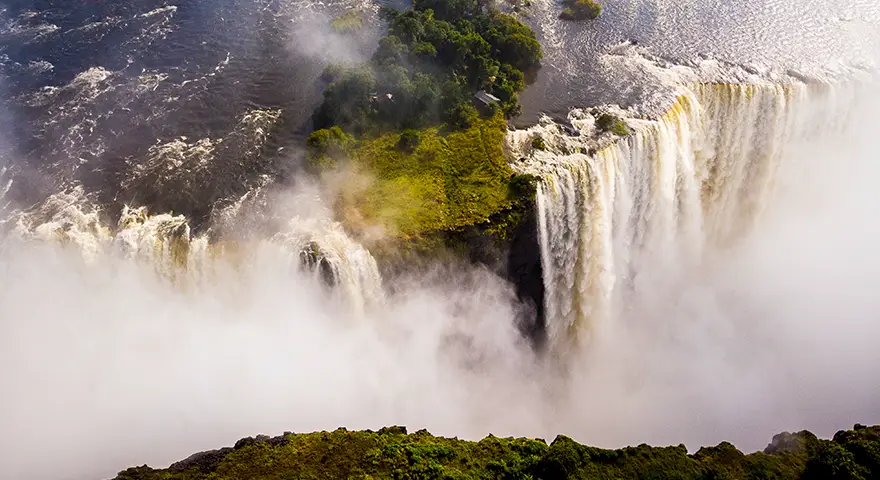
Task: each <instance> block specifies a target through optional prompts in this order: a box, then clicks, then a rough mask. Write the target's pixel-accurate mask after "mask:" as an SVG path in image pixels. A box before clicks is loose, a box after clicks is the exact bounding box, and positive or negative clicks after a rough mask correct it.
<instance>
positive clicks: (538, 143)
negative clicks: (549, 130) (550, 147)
mask: <svg viewBox="0 0 880 480" xmlns="http://www.w3.org/2000/svg"><path fill="white" fill-rule="evenodd" d="M532 148H534V149H535V150H547V144H546V143H544V139H543V138H541V137H540V136H537V137H535V138H533V139H532Z"/></svg>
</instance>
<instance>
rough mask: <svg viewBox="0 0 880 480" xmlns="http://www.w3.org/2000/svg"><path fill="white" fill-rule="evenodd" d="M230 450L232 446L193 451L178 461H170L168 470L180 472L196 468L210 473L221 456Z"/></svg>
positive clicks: (227, 453) (218, 462)
mask: <svg viewBox="0 0 880 480" xmlns="http://www.w3.org/2000/svg"><path fill="white" fill-rule="evenodd" d="M232 450H233V449H232V448H229V447H225V448H221V449H219V450H208V451H205V452H199V453H194V454H192V455H190V456H189V457H186V458H185V459H183V460H181V461H179V462H175V463H172V464H171V466H170V467H168V471H169V472H171V473H181V472H185V471H187V470H191V469H198V471H200V472H202V473H211V472H213V471H214V470H216V469H217V466H218V465H220V462H221V461H223V458H224V457H226V455H229V453H230V452H232Z"/></svg>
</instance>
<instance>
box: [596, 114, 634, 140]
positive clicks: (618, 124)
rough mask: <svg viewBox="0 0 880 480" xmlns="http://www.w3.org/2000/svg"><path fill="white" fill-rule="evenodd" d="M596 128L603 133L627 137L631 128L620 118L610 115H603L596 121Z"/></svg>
mask: <svg viewBox="0 0 880 480" xmlns="http://www.w3.org/2000/svg"><path fill="white" fill-rule="evenodd" d="M596 126H597V127H599V129H600V130H602V131H603V132H611V133H613V134H615V135H620V136H621V137H625V136H627V135H629V133H630V132H629V127H627V126H626V123H624V122H623V120H621V119H620V118H618V117H617V116H615V115H612V114H610V113H603V114H601V115H599V118H597V119H596Z"/></svg>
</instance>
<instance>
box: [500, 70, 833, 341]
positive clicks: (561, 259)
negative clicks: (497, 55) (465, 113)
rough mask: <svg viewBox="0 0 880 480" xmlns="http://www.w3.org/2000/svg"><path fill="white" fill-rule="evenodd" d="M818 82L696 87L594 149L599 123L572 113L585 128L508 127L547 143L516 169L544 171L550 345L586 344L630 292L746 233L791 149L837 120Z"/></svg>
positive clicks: (542, 218) (514, 143) (542, 220)
mask: <svg viewBox="0 0 880 480" xmlns="http://www.w3.org/2000/svg"><path fill="white" fill-rule="evenodd" d="M822 90H823V87H815V88H814V87H812V86H807V85H806V84H803V83H791V84H786V85H779V84H777V85H772V84H764V85H750V84H733V85H730V84H724V85H715V84H699V85H696V86H693V87H691V88H689V89H687V90H686V91H685V92H683V93H682V94H681V95H680V96H679V97H678V99H677V101H676V102H675V103H674V104H673V106H672V107H671V108H670V109H669V111H668V112H667V113H666V114H665V115H663V116H661V117H660V118H659V119H657V120H630V121H629V122H628V123H629V124H630V127H631V128H632V130H633V133H632V134H631V135H629V136H627V137H624V138H620V139H619V140H617V141H614V142H612V143H608V140H609V138H608V137H609V136H610V134H603V135H601V136H600V137H599V140H604V141H605V146H604V147H602V148H598V151H595V150H594V151H590V149H588V148H587V147H585V146H584V145H586V143H584V142H585V140H584V139H583V138H585V137H590V138H595V126H594V125H593V122H592V121H591V117H590V116H589V115H583V114H580V115H578V114H577V113H578V112H576V114H575V115H574V118H572V122H571V123H572V125H573V126H574V127H575V128H576V129H578V130H580V133H582V134H584V135H583V136H575V137H572V136H570V135H566V134H565V133H564V132H563V131H562V130H561V129H560V128H559V127H558V126H555V125H552V124H551V125H549V126H540V127H535V128H533V129H530V130H528V131H522V132H515V133H514V134H512V135H511V139H510V143H511V147H512V148H513V149H514V150H518V151H520V152H524V151H525V150H527V149H528V147H527V145H528V144H529V142H530V140H531V139H532V138H534V135H535V133H536V132H538V133H539V134H540V135H541V136H542V137H544V139H545V141H546V143H547V145H548V150H547V151H539V150H535V151H533V152H531V156H532V160H528V159H525V158H522V159H521V160H520V161H519V162H517V163H515V165H514V166H515V168H517V169H518V170H520V171H522V172H524V173H531V174H534V175H536V176H538V177H539V179H540V181H539V184H538V191H537V207H538V224H539V240H540V245H541V261H542V267H543V271H544V284H545V288H546V294H545V309H546V319H545V320H546V329H547V335H548V338H549V340H550V344H551V345H552V347H551V348H555V349H557V350H560V351H563V352H564V351H565V350H567V349H570V348H574V345H575V344H581V343H584V342H588V341H589V339H590V338H591V336H592V335H594V334H597V333H599V332H600V331H601V329H602V328H603V327H605V326H608V325H609V321H610V320H611V319H613V318H615V317H616V316H617V315H619V314H620V313H621V312H622V311H623V310H625V309H626V304H627V301H628V300H629V299H631V298H632V295H633V294H635V293H638V292H641V291H648V290H650V288H649V286H650V285H652V284H656V282H666V283H669V282H674V281H675V272H679V271H683V270H685V269H688V268H693V267H696V266H698V265H699V264H700V263H701V261H702V260H703V257H704V255H705V254H706V253H707V252H710V251H714V250H716V249H721V248H726V247H729V246H731V245H734V244H735V243H736V241H737V239H739V238H741V237H742V236H744V235H746V234H748V232H749V231H750V230H751V229H752V228H753V227H754V226H755V223H756V222H757V221H758V220H759V219H760V217H761V213H762V212H763V210H764V209H765V207H766V205H767V203H768V200H769V196H770V195H771V193H772V192H773V187H774V182H775V180H776V177H777V175H776V173H777V171H778V169H779V168H780V165H781V163H782V161H783V159H785V158H786V151H785V148H786V146H787V145H789V144H791V143H792V142H794V141H796V140H797V139H798V138H803V137H805V136H808V135H812V134H815V133H817V130H816V126H817V125H821V126H823V127H825V126H830V125H831V124H832V123H833V119H832V118H831V117H829V113H830V112H829V111H824V112H819V111H814V107H815V106H816V105H817V104H818V103H821V101H820V100H817V99H816V97H822V96H823V95H827V94H828V92H827V91H822ZM825 90H827V89H825ZM819 110H821V108H820V109H819ZM593 148H596V147H595V146H594V147H593ZM648 265H650V266H651V267H653V268H649V267H648Z"/></svg>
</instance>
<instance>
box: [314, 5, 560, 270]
mask: <svg viewBox="0 0 880 480" xmlns="http://www.w3.org/2000/svg"><path fill="white" fill-rule="evenodd" d="M381 13H382V16H383V17H384V18H385V19H386V20H387V22H388V31H387V32H386V34H385V36H384V37H383V38H381V39H380V41H379V45H378V48H377V49H376V51H375V53H374V54H373V56H372V58H371V59H370V60H369V61H368V62H365V63H363V64H361V65H357V66H354V67H342V66H339V65H330V66H328V67H326V68H325V70H324V72H323V74H322V75H321V78H322V79H323V80H324V81H325V82H327V87H326V89H325V90H324V101H323V102H322V104H321V105H320V106H319V107H318V108H317V110H316V111H315V113H314V115H313V117H312V119H313V123H314V127H315V129H316V130H315V131H314V132H313V133H312V134H311V135H310V136H309V137H308V140H307V151H308V162H309V166H310V167H311V168H312V169H313V170H314V171H316V172H326V171H328V170H331V169H335V171H336V173H335V174H334V182H335V185H337V186H339V188H338V190H337V191H338V192H340V193H339V195H338V197H337V199H336V204H335V207H336V210H337V212H338V215H339V218H341V219H342V221H343V223H344V224H345V226H346V228H347V229H349V230H350V231H353V232H354V233H355V234H359V235H360V237H361V240H365V241H366V240H368V239H369V238H382V239H383V240H387V241H389V242H388V245H389V246H390V245H391V243H398V244H400V243H402V242H400V240H404V241H409V240H417V241H418V242H417V243H419V245H418V247H417V248H415V249H414V250H419V249H424V250H431V249H433V247H434V246H437V245H436V242H437V241H438V240H439V241H440V242H441V243H442V244H444V245H446V246H450V245H453V244H454V245H460V244H462V243H463V242H462V241H461V239H462V238H465V237H467V238H470V236H471V235H473V234H474V231H475V230H476V231H477V232H478V233H477V234H479V235H483V234H489V235H497V236H498V238H503V237H505V236H506V235H508V234H509V233H510V232H511V231H513V229H514V228H515V227H516V225H515V223H516V222H518V221H520V220H521V219H522V218H523V213H522V212H523V211H524V209H525V204H526V202H527V201H528V199H529V198H530V197H519V196H518V192H519V190H521V188H520V187H521V185H519V186H516V187H515V186H513V185H512V184H511V181H512V179H516V178H517V177H516V175H514V173H513V171H512V170H511V169H510V167H509V166H508V164H507V161H506V159H505V156H504V149H503V142H504V132H505V131H506V122H505V117H507V118H509V117H512V116H515V115H518V114H519V112H520V106H519V103H518V99H517V94H518V92H520V91H522V90H523V88H525V72H526V71H529V70H532V69H537V68H539V62H540V60H541V58H542V55H543V53H542V52H541V46H540V44H539V43H538V41H537V39H536V37H535V33H534V32H533V31H532V30H531V29H530V28H529V27H528V26H526V25H525V24H523V23H521V22H520V21H519V20H517V19H516V18H514V17H512V16H510V15H506V14H502V13H500V12H499V11H497V10H496V9H494V8H492V7H490V6H489V5H487V4H486V3H485V2H484V1H483V0H451V1H450V0H415V1H414V3H413V8H412V9H411V10H407V11H403V12H400V11H397V10H392V9H388V8H383V9H382V11H381ZM353 18H354V17H352V18H348V15H347V14H346V15H344V16H343V17H340V18H339V19H337V22H338V23H339V25H340V26H341V25H343V24H344V25H348V24H349V23H351V22H353V21H354V20H353ZM337 22H334V28H336V23H337ZM479 91H485V92H487V93H488V94H490V95H494V96H495V97H497V99H498V101H497V102H494V101H491V102H488V103H487V104H484V103H478V101H477V99H476V98H475V95H476V93H477V92H479ZM477 105H479V107H480V108H479V110H478V108H477ZM517 181H518V182H520V183H521V182H523V181H524V180H523V179H518V180H517ZM376 231H381V232H382V233H383V234H384V235H381V236H379V237H376V236H374V235H373V234H374V233H375V232H376ZM413 245H414V246H415V244H413ZM382 246H383V245H375V244H374V245H370V247H371V249H373V250H374V253H375V252H376V250H375V249H378V250H380V251H381V247H382ZM456 248H457V247H456ZM389 251H390V249H389Z"/></svg>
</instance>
